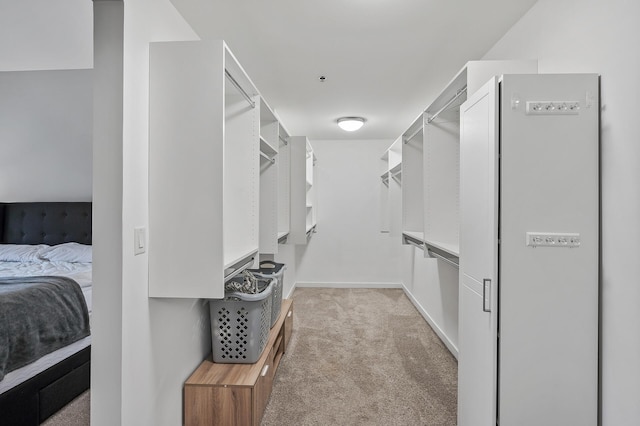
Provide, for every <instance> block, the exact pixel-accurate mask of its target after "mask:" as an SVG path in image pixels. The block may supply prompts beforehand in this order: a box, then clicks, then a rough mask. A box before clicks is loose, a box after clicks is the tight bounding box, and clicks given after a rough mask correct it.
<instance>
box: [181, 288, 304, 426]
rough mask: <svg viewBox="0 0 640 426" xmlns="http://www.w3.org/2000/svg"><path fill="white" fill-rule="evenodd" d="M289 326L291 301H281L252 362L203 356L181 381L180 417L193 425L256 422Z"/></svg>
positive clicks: (265, 401) (256, 425)
mask: <svg viewBox="0 0 640 426" xmlns="http://www.w3.org/2000/svg"><path fill="white" fill-rule="evenodd" d="M292 326H293V301H292V300H290V299H285V300H283V301H282V307H281V311H280V317H279V318H278V320H277V321H276V323H275V325H274V326H273V328H272V329H271V332H270V333H269V341H268V342H267V346H266V348H265V349H264V352H263V353H262V355H261V357H260V359H259V360H258V362H256V363H255V364H217V363H214V362H213V361H212V360H211V357H209V358H208V359H206V360H205V361H203V362H202V364H200V366H199V367H198V368H197V369H196V371H194V372H193V374H192V375H191V376H190V377H189V378H188V379H187V381H186V382H185V385H184V421H185V425H186V426H195V425H207V426H209V425H241V426H245V425H254V426H258V425H259V424H260V420H261V419H262V414H263V413H264V410H265V408H266V406H267V403H268V401H269V397H270V396H271V388H272V386H273V380H274V378H275V374H276V371H277V369H278V365H279V364H280V360H281V358H282V355H283V354H284V350H285V346H286V344H287V343H288V341H289V338H290V337H291V327H292Z"/></svg>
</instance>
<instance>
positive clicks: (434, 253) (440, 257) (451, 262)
mask: <svg viewBox="0 0 640 426" xmlns="http://www.w3.org/2000/svg"><path fill="white" fill-rule="evenodd" d="M427 253H429V255H430V256H433V257H437V258H438V259H440V260H443V261H445V262H447V263H448V264H450V265H453V266H455V267H456V268H459V267H460V265H458V264H457V263H456V262H454V261H453V260H451V259H447V258H446V257H444V256H442V255H441V254H438V253H436V252H434V251H433V250H431V249H430V248H428V247H427Z"/></svg>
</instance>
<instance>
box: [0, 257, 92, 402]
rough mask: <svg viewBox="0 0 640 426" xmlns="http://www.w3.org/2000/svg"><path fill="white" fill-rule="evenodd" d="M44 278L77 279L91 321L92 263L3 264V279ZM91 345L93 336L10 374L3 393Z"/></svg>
mask: <svg viewBox="0 0 640 426" xmlns="http://www.w3.org/2000/svg"><path fill="white" fill-rule="evenodd" d="M43 275H52V276H66V277H69V278H72V279H73V280H75V281H76V282H77V283H78V284H79V285H80V287H81V288H82V293H83V295H84V298H85V300H86V302H87V308H88V309H89V318H91V305H92V304H91V296H92V292H91V263H71V262H48V261H45V262H1V261H0V276H3V277H29V276H43ZM90 344H91V336H87V337H85V338H83V339H81V340H78V341H77V342H74V343H72V344H71V345H68V346H65V347H64V348H61V349H58V350H57V351H54V352H51V353H49V354H47V355H45V356H43V357H42V358H40V359H38V360H37V361H35V362H33V363H31V364H29V365H25V366H24V367H22V368H18V369H17V370H13V371H11V372H9V373H7V375H6V376H5V377H4V379H3V380H2V381H0V394H2V393H3V392H6V391H7V390H9V389H11V388H13V387H14V386H17V385H19V384H20V383H23V382H25V381H26V380H28V379H30V378H31V377H34V376H35V375H37V374H39V373H41V372H43V371H44V370H46V369H47V368H49V367H51V366H53V365H55V364H57V363H58V362H60V361H62V360H63V359H65V358H67V357H69V356H70V355H73V354H74V353H76V352H78V351H80V350H82V349H83V348H86V347H87V346H89V345H90Z"/></svg>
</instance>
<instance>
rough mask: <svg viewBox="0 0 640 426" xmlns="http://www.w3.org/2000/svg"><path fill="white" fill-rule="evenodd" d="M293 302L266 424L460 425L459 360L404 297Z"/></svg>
mask: <svg viewBox="0 0 640 426" xmlns="http://www.w3.org/2000/svg"><path fill="white" fill-rule="evenodd" d="M293 298H294V319H293V324H294V326H293V335H292V337H291V341H290V343H289V347H288V349H287V353H286V354H285V356H284V357H283V358H282V361H281V363H280V367H279V368H278V372H277V375H276V379H275V381H274V386H273V392H272V394H271V399H270V401H269V405H268V406H267V408H266V410H265V414H264V417H263V419H262V426H311V425H319V426H326V425H332V426H345V425H348V426H355V425H367V426H375V425H381V426H382V425H384V426H391V425H397V426H407V425H410V426H418V425H427V426H449V425H455V424H456V409H457V400H456V388H457V363H456V360H455V358H454V357H453V356H452V355H451V354H450V353H449V351H448V350H447V349H446V347H445V346H444V345H443V344H442V342H441V341H440V339H438V337H437V336H436V334H435V333H434V332H433V330H431V328H430V327H429V326H428V325H427V323H426V322H425V321H424V319H423V318H422V317H421V316H420V314H419V313H418V312H417V311H416V309H415V308H414V307H413V305H412V304H411V302H410V301H409V300H408V299H407V297H406V296H405V295H404V293H403V291H402V290H400V289H328V288H322V289H320V288H298V289H296V291H295V293H294V295H293ZM89 409H90V392H89V391H87V392H85V393H83V394H82V395H80V396H79V397H78V398H76V399H75V400H73V401H72V402H71V403H70V404H69V405H67V406H66V407H65V408H64V409H62V410H61V411H59V412H58V413H56V414H54V415H53V416H52V417H50V418H49V419H48V420H47V421H46V422H45V423H43V425H44V426H86V425H89ZM240 426H244V425H240Z"/></svg>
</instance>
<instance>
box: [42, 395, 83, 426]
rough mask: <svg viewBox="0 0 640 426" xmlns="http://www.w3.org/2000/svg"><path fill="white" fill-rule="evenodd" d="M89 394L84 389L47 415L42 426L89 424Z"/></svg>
mask: <svg viewBox="0 0 640 426" xmlns="http://www.w3.org/2000/svg"><path fill="white" fill-rule="evenodd" d="M90 409H91V394H90V391H86V392H84V393H82V394H80V396H78V397H77V398H76V399H74V400H73V401H71V402H70V403H68V404H67V405H66V406H65V407H64V408H63V409H61V410H60V411H58V412H57V413H55V414H54V415H53V416H51V417H49V418H48V419H47V420H45V421H44V423H42V426H89V423H90V417H91V416H90V414H89V413H90Z"/></svg>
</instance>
